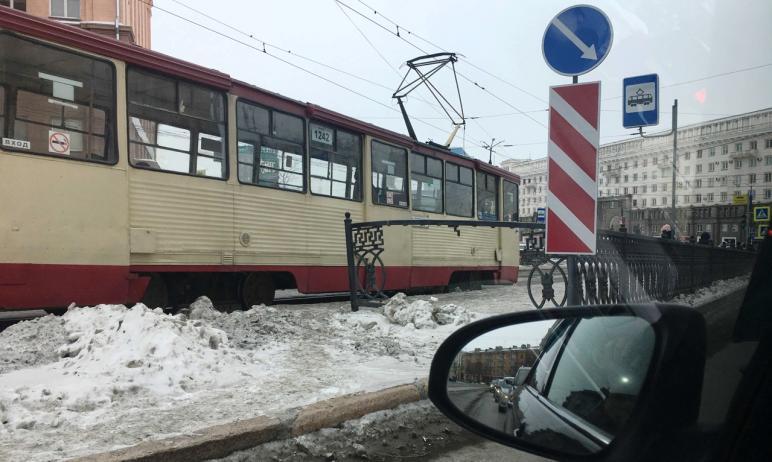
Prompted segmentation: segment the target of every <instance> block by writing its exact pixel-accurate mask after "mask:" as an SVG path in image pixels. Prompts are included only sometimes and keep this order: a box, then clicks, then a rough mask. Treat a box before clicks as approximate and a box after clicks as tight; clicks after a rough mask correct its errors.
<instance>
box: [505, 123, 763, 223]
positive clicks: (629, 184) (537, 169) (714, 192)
mask: <svg viewBox="0 0 772 462" xmlns="http://www.w3.org/2000/svg"><path fill="white" fill-rule="evenodd" d="M663 133H666V132H663ZM656 134H657V133H653V134H652V135H656ZM672 152H673V138H672V137H671V136H662V137H659V138H640V137H635V138H632V137H631V139H629V140H625V141H618V142H614V143H609V144H605V145H602V146H601V148H600V176H599V184H598V189H599V195H600V196H601V197H604V196H620V195H626V194H631V195H632V197H633V201H632V208H633V209H647V208H662V207H670V206H671V200H672V199H671V194H672V172H673V170H672V168H673V163H672ZM501 166H502V167H503V168H505V169H507V170H509V171H511V172H514V173H517V174H518V175H520V177H521V179H522V181H521V185H520V216H521V217H531V216H533V214H534V213H535V212H536V209H537V208H539V207H544V206H545V202H546V198H545V197H546V188H547V162H546V158H541V159H536V160H507V161H504V162H503V163H502V165H501ZM749 191H750V192H752V193H753V195H754V200H755V201H757V202H770V200H772V108H768V109H764V110H760V111H755V112H750V113H745V114H739V115H736V116H731V117H726V118H722V119H716V120H710V121H707V122H701V123H698V124H692V125H687V126H685V127H679V129H678V158H677V169H676V206H677V207H700V206H710V205H726V204H731V203H732V198H733V196H736V195H741V194H747V193H748V192H749Z"/></svg>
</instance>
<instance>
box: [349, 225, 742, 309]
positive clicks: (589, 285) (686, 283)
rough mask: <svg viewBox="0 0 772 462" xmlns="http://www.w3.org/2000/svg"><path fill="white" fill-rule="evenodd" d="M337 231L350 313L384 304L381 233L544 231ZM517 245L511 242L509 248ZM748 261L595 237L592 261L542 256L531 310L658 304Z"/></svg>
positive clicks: (664, 242) (613, 235) (737, 255)
mask: <svg viewBox="0 0 772 462" xmlns="http://www.w3.org/2000/svg"><path fill="white" fill-rule="evenodd" d="M344 225H345V233H346V255H347V260H348V278H349V291H350V297H351V309H352V311H357V310H358V309H359V307H360V306H380V304H381V302H382V301H383V300H385V299H386V298H388V297H387V296H386V294H384V289H385V287H386V279H387V268H386V267H385V265H384V263H383V259H382V258H381V255H382V254H383V252H384V251H385V240H384V229H383V228H384V227H386V226H421V227H426V226H445V227H449V228H453V230H454V231H456V234H459V235H460V232H461V228H462V227H476V228H484V227H487V228H513V229H519V228H526V229H543V228H544V225H543V224H541V223H524V222H506V221H475V220H426V219H410V220H384V221H371V222H361V223H353V222H352V220H351V215H350V214H349V213H346V218H345V220H344ZM518 244H519V243H517V242H512V246H514V247H515V248H516V249H517V248H519V247H518ZM448 245H452V243H450V242H449V243H448ZM755 256H756V254H755V253H753V252H750V251H744V250H736V249H728V248H719V247H712V246H704V245H699V244H687V243H682V242H678V241H675V240H669V239H658V238H651V237H644V236H639V235H635V234H628V233H620V232H614V231H600V232H598V246H597V254H596V255H579V256H561V255H550V256H549V257H550V258H551V260H550V259H548V258H547V256H545V257H544V260H543V261H541V262H538V261H536V262H534V263H533V265H534V266H533V270H532V271H531V274H530V275H529V278H528V294H529V297H530V298H531V301H532V303H533V304H534V306H535V307H536V308H542V307H544V306H545V303H546V302H547V301H551V302H552V304H553V305H555V306H562V305H564V304H565V303H567V301H568V303H569V304H572V303H571V302H572V300H573V301H574V303H573V304H578V305H592V304H613V303H636V302H645V301H650V300H660V301H665V300H670V299H672V298H673V297H675V296H677V295H680V294H684V293H689V292H692V291H694V290H695V289H697V288H700V287H705V286H708V285H710V283H712V282H713V281H716V280H720V279H728V278H731V277H735V276H740V275H743V274H748V273H750V271H751V269H752V265H753V263H754V261H755ZM545 265H547V266H546V267H545ZM563 266H565V267H566V271H563V269H562V267H563ZM573 275H575V276H573ZM561 279H562V280H563V281H564V284H565V287H564V293H563V294H560V293H557V292H556V291H555V287H554V285H555V283H556V282H557V283H560V280H561ZM532 283H533V285H534V286H536V285H537V284H540V286H541V290H540V293H539V291H536V290H534V288H533V287H531V286H532Z"/></svg>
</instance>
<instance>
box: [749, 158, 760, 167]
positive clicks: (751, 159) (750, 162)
mask: <svg viewBox="0 0 772 462" xmlns="http://www.w3.org/2000/svg"><path fill="white" fill-rule="evenodd" d="M757 162H758V161H757V160H756V158H755V157H751V158H750V159H748V167H755V166H756V164H757Z"/></svg>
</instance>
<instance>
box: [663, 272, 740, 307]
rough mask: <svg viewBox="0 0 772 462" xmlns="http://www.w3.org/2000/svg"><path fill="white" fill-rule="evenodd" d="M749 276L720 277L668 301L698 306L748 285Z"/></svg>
mask: <svg viewBox="0 0 772 462" xmlns="http://www.w3.org/2000/svg"><path fill="white" fill-rule="evenodd" d="M749 280H750V279H749V276H738V277H736V278H732V279H722V280H720V281H716V282H714V283H713V284H711V285H709V286H708V287H702V288H700V289H697V290H696V291H695V292H694V293H691V294H684V295H679V296H678V297H675V298H674V299H673V300H670V303H676V304H679V305H686V306H700V305H704V304H706V303H710V302H712V301H715V300H718V299H719V298H721V297H723V296H725V295H728V294H730V293H732V292H736V291H738V290H743V289H745V288H746V287H748V281H749Z"/></svg>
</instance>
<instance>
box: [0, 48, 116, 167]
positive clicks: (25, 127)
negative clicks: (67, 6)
mask: <svg viewBox="0 0 772 462" xmlns="http://www.w3.org/2000/svg"><path fill="white" fill-rule="evenodd" d="M0 50H3V52H2V53H0V69H3V72H0V94H1V95H2V96H0V137H2V138H5V139H6V141H5V142H4V143H3V149H6V150H14V151H21V152H28V153H34V154H42V155H50V156H54V157H60V158H67V159H77V160H86V161H93V162H100V163H107V164H113V163H115V162H116V160H117V156H116V150H115V146H114V140H115V136H114V134H115V126H114V124H115V70H114V68H113V67H112V65H111V64H109V63H107V62H104V61H100V60H96V59H92V58H90V57H86V56H81V55H79V54H76V53H72V52H69V51H64V50H60V49H57V48H54V47H51V46H48V45H42V44H38V43H35V42H32V41H30V40H27V39H22V38H19V37H14V36H11V35H8V34H5V33H0ZM11 107H13V108H15V110H14V111H10V108H11ZM9 115H10V116H11V119H10V120H7V117H8V116H9Z"/></svg>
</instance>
